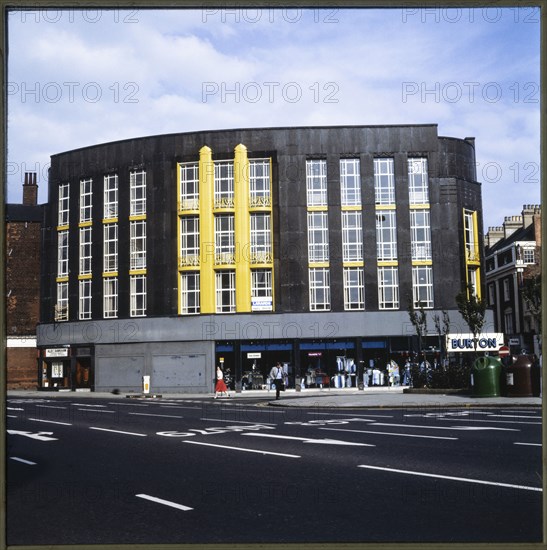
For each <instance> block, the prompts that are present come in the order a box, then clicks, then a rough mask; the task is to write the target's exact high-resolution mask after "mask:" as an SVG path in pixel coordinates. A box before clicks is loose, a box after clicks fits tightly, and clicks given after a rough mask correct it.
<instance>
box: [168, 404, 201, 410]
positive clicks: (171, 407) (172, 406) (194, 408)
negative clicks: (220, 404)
mask: <svg viewBox="0 0 547 550" xmlns="http://www.w3.org/2000/svg"><path fill="white" fill-rule="evenodd" d="M160 409H191V410H193V411H199V409H201V407H183V406H181V405H160Z"/></svg>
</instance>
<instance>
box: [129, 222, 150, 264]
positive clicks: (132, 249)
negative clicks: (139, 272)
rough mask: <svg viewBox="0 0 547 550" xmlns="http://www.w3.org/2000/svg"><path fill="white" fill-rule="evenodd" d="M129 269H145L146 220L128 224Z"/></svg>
mask: <svg viewBox="0 0 547 550" xmlns="http://www.w3.org/2000/svg"><path fill="white" fill-rule="evenodd" d="M129 238H130V242H129V269H131V270H134V269H146V220H134V221H131V222H130V223H129Z"/></svg>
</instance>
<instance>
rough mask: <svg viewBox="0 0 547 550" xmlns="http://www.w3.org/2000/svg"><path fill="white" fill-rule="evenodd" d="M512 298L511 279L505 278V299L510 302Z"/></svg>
mask: <svg viewBox="0 0 547 550" xmlns="http://www.w3.org/2000/svg"><path fill="white" fill-rule="evenodd" d="M510 299H511V285H510V283H509V279H508V278H505V279H503V300H504V301H505V302H508V301H509V300H510Z"/></svg>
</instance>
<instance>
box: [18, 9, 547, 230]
mask: <svg viewBox="0 0 547 550" xmlns="http://www.w3.org/2000/svg"><path fill="white" fill-rule="evenodd" d="M60 13H61V12H60ZM97 13H98V12H95V13H94V12H92V11H89V12H74V13H73V14H72V16H71V17H72V18H73V20H72V21H70V20H69V19H68V18H69V16H68V15H67V13H66V12H62V13H61V15H62V16H61V17H60V19H59V20H58V21H55V19H56V15H55V12H54V11H52V12H50V14H49V16H48V17H45V16H44V14H45V12H42V13H41V14H40V12H39V15H41V17H40V16H39V17H38V18H37V19H38V20H36V17H34V19H33V18H32V17H25V19H24V20H23V16H22V15H21V14H12V15H11V16H10V23H11V26H10V32H9V35H8V36H9V39H10V49H9V54H10V57H9V60H8V62H9V78H8V80H9V82H10V83H11V87H10V88H9V91H10V95H9V97H8V99H9V119H8V123H9V133H8V140H9V160H10V161H11V162H12V166H22V165H23V163H24V164H25V166H30V167H31V168H30V169H32V166H33V164H34V163H36V162H38V163H40V164H42V165H46V164H48V163H49V155H50V154H55V153H59V152H62V151H65V150H70V149H74V148H77V147H83V146H86V145H90V144H94V143H101V142H104V141H113V140H118V139H127V138H131V137H136V136H144V135H154V134H161V133H170V132H180V131H194V130H207V129H216V128H219V129H220V128H231V127H260V126H289V125H329V124H332V125H340V124H348V125H349V124H364V125H366V124H413V123H438V124H439V133H440V134H441V135H448V136H453V137H460V138H463V137H466V136H474V137H476V139H477V141H476V147H477V160H478V161H479V162H480V163H481V164H480V165H479V174H478V176H479V180H480V179H481V173H480V172H481V168H482V167H484V166H485V165H487V163H498V164H499V165H500V166H503V177H502V178H500V179H499V180H498V181H496V182H494V181H489V180H487V181H483V201H484V208H485V222H486V223H485V224H486V225H492V224H494V225H496V224H498V223H500V222H501V221H502V219H503V216H502V213H504V212H506V210H507V207H506V206H505V205H502V204H501V201H500V200H499V198H500V196H504V198H505V197H508V198H510V208H517V211H518V209H519V208H520V205H521V204H522V203H525V202H538V201H539V185H536V186H534V185H533V184H532V183H530V182H528V183H525V179H526V176H528V177H527V179H526V181H528V180H532V179H533V177H532V176H530V174H529V172H531V170H530V163H539V151H538V148H539V123H538V120H539V119H538V117H539V105H538V104H537V103H533V102H529V101H528V102H527V101H525V100H526V99H528V100H530V99H534V97H535V96H534V93H535V92H536V91H537V90H535V89H534V88H533V85H534V83H536V84H537V82H538V78H539V76H538V75H539V58H538V44H539V39H538V25H533V24H532V25H530V24H528V25H524V24H523V21H522V19H521V20H517V19H515V17H516V15H515V14H516V13H517V12H515V11H514V10H507V11H505V12H502V13H503V19H502V20H500V21H499V22H496V23H495V24H493V23H492V22H490V21H488V18H492V17H493V15H495V14H494V12H492V11H490V12H487V13H484V12H482V11H481V10H476V11H474V12H473V14H471V12H470V11H469V10H468V11H467V12H466V11H465V10H462V11H461V17H460V19H459V20H458V21H456V18H455V16H454V14H457V12H455V11H453V12H450V18H451V19H450V18H449V17H448V12H444V14H443V16H442V17H438V18H437V17H436V16H435V15H434V14H430V13H425V12H424V11H420V10H415V12H413V11H406V12H405V11H404V10H300V11H298V10H273V11H272V10H265V11H264V12H262V13H261V14H260V18H259V17H258V15H259V12H256V10H244V9H240V10H235V11H233V10H218V11H214V12H213V11H212V10H206V9H204V10H193V11H188V10H179V11H161V10H158V11H154V10H150V11H144V10H134V11H133V12H131V11H128V12H122V11H117V10H113V11H111V12H106V11H105V12H103V13H102V14H101V17H100V18H99V19H98V20H97V21H96V22H94V23H93V22H91V21H93V20H94V18H95V19H97ZM52 21H55V22H54V23H52ZM515 21H516V22H515ZM508 37H510V38H511V40H507V38H508ZM71 82H73V83H77V84H78V85H76V84H72V85H71V84H67V83H71ZM93 83H95V85H94V84H93ZM470 83H471V84H470ZM491 83H494V85H492V84H491ZM37 85H38V88H37V87H36V86H37ZM55 85H57V86H58V87H56V86H55ZM71 86H72V87H71ZM86 86H87V87H86ZM405 86H406V87H405ZM496 86H499V89H501V91H502V95H501V97H500V98H499V100H496V101H492V100H491V96H488V94H489V93H490V94H495V93H497V91H498V88H496ZM526 86H527V87H526ZM59 87H60V88H59ZM97 87H98V88H97ZM59 89H60V90H61V95H60V98H59V99H58V100H55V101H51V97H53V98H55V93H56V92H58V91H59ZM97 90H99V91H100V92H101V96H100V99H99V100H95V95H93V93H94V92H97ZM47 93H49V94H50V95H49V98H50V100H48V98H47V97H44V95H47ZM471 93H473V96H470V94H471ZM71 94H72V97H71ZM299 94H300V95H299ZM537 95H538V97H539V94H537ZM489 97H490V100H489ZM515 163H517V165H518V166H519V177H520V185H516V184H515V177H514V172H516V169H511V168H510V167H511V166H514V165H515ZM525 166H527V168H526V170H525V169H524V167H525ZM532 166H533V165H532ZM519 177H517V178H516V180H517V183H518V182H519ZM490 179H494V178H490ZM45 189H46V181H44V180H42V182H41V194H40V197H41V200H46V196H45V194H44V191H45ZM500 190H502V193H500ZM20 196H21V190H20V181H19V180H18V179H16V177H15V175H14V176H13V177H10V178H9V191H8V200H9V201H17V200H20ZM515 205H517V206H515Z"/></svg>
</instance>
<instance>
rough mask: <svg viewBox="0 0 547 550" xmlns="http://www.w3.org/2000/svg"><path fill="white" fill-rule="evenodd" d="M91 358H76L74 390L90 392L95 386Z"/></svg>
mask: <svg viewBox="0 0 547 550" xmlns="http://www.w3.org/2000/svg"><path fill="white" fill-rule="evenodd" d="M93 375H94V373H93V369H92V367H91V357H76V360H75V367H74V381H73V382H74V384H73V385H74V389H75V390H90V391H91V388H92V387H93V385H94V376H93Z"/></svg>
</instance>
